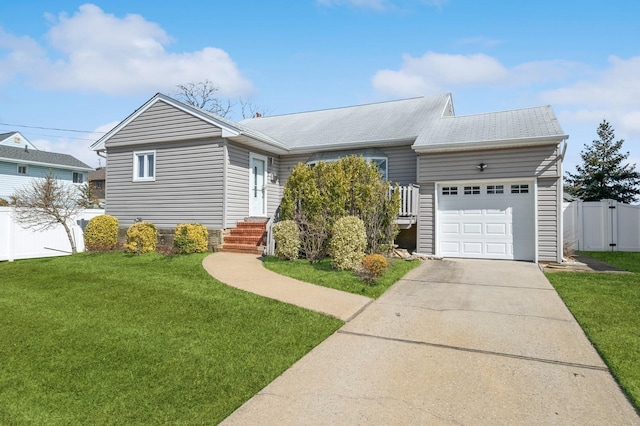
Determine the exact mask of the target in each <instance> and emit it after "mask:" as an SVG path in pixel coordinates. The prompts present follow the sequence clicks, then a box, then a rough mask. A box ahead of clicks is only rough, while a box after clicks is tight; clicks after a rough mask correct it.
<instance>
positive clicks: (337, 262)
mask: <svg viewBox="0 0 640 426" xmlns="http://www.w3.org/2000/svg"><path fill="white" fill-rule="evenodd" d="M366 248H367V232H366V230H365V227H364V222H362V220H361V219H360V218H358V217H355V216H346V217H342V218H340V219H338V220H337V221H336V223H335V224H334V225H333V235H332V236H331V240H330V241H329V255H330V256H331V264H332V265H333V267H334V268H336V269H351V270H354V269H356V268H357V267H359V266H360V263H361V262H362V258H363V257H364V251H365V249H366Z"/></svg>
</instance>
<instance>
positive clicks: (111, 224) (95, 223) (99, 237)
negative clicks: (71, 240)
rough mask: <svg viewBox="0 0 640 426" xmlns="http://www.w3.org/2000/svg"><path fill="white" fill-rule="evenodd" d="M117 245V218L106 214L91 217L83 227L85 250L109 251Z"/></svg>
mask: <svg viewBox="0 0 640 426" xmlns="http://www.w3.org/2000/svg"><path fill="white" fill-rule="evenodd" d="M117 246H118V219H116V218H115V217H113V216H110V215H108V214H103V215H100V216H95V217H92V218H91V219H90V220H89V223H87V226H86V227H85V229H84V249H85V250H86V251H111V250H113V249H115V248H116V247H117Z"/></svg>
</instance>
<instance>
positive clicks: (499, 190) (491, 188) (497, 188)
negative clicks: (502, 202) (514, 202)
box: [487, 185, 504, 195]
mask: <svg viewBox="0 0 640 426" xmlns="http://www.w3.org/2000/svg"><path fill="white" fill-rule="evenodd" d="M487 194H489V195H496V194H504V185H487Z"/></svg>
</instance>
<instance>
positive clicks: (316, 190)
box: [280, 155, 400, 260]
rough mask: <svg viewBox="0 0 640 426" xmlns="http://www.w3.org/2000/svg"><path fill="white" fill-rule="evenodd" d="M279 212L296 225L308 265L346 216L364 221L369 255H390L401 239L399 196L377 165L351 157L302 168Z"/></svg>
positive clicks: (296, 172)
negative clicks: (390, 251) (390, 188)
mask: <svg viewBox="0 0 640 426" xmlns="http://www.w3.org/2000/svg"><path fill="white" fill-rule="evenodd" d="M280 208H281V214H282V217H283V218H284V219H292V220H295V221H296V223H297V224H298V228H299V229H300V239H301V245H302V249H303V251H304V252H305V255H306V256H307V258H308V259H309V260H313V259H315V258H317V257H321V256H322V255H324V253H325V252H326V246H327V244H326V239H327V237H328V236H329V235H330V234H331V233H332V229H333V224H334V223H335V221H336V220H337V219H338V218H341V217H344V216H356V217H359V218H360V219H362V221H363V222H364V224H365V230H366V233H367V248H366V252H367V253H379V252H384V251H386V250H388V248H389V247H390V246H391V244H392V243H393V239H394V238H395V236H396V234H397V226H396V225H395V223H394V220H395V218H396V216H397V215H398V209H399V208H400V194H399V191H389V183H388V182H386V181H384V180H383V179H382V176H381V174H380V171H379V170H378V167H377V166H376V165H375V163H373V162H369V161H367V160H366V159H365V158H364V157H362V156H355V155H352V156H348V157H344V158H342V159H340V160H339V161H335V162H320V163H318V164H317V165H316V166H315V167H311V166H310V165H307V164H302V163H301V164H298V165H297V166H296V167H295V168H294V169H293V171H292V172H291V176H289V179H288V180H287V183H286V185H285V189H284V195H283V198H282V204H281V205H280ZM323 234H324V235H323Z"/></svg>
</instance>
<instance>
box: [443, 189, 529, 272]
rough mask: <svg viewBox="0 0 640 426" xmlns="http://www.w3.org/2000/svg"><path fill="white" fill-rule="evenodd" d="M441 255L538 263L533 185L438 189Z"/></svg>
mask: <svg viewBox="0 0 640 426" xmlns="http://www.w3.org/2000/svg"><path fill="white" fill-rule="evenodd" d="M438 215H439V223H438V227H439V230H438V239H439V244H438V245H439V255H441V256H445V257H475V258H484V259H515V260H534V258H535V203H534V189H533V184H532V183H520V182H508V181H507V182H496V183H490V184H485V183H482V182H470V183H462V184H441V185H439V186H438Z"/></svg>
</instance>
